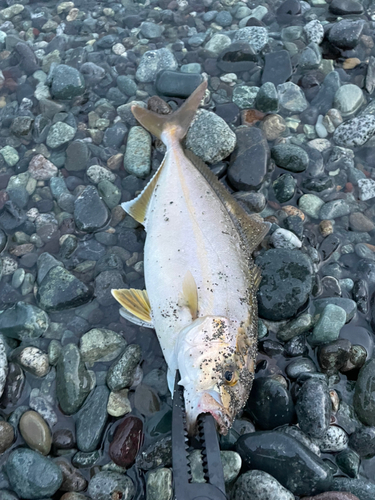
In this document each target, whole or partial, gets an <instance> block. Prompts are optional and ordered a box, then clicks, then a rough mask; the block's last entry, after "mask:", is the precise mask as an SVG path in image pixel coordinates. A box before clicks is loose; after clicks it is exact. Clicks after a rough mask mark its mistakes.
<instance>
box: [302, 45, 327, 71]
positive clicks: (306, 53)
mask: <svg viewBox="0 0 375 500" xmlns="http://www.w3.org/2000/svg"><path fill="white" fill-rule="evenodd" d="M321 62H322V55H321V53H320V50H319V46H318V45H317V44H316V43H314V42H310V43H309V45H308V46H307V47H305V48H304V49H303V51H302V54H301V55H300V58H299V66H300V67H301V69H303V70H309V69H317V68H318V67H319V65H320V63H321Z"/></svg>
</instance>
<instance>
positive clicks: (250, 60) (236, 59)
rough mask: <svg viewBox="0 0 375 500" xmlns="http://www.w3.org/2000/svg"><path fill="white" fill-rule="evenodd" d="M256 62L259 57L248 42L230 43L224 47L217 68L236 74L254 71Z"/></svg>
mask: <svg viewBox="0 0 375 500" xmlns="http://www.w3.org/2000/svg"><path fill="white" fill-rule="evenodd" d="M215 36H225V35H215ZM229 42H230V39H229ZM239 54H240V55H239ZM256 60H257V55H256V53H255V51H254V49H253V48H252V47H251V45H250V44H248V43H246V42H236V43H229V45H227V46H225V47H223V50H222V52H220V53H219V57H218V61H217V66H218V67H219V68H220V69H221V70H222V71H224V72H228V73H231V72H234V73H236V72H238V71H247V70H250V69H253V68H254V67H255V62H254V61H256Z"/></svg>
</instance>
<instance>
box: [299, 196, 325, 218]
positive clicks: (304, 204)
mask: <svg viewBox="0 0 375 500" xmlns="http://www.w3.org/2000/svg"><path fill="white" fill-rule="evenodd" d="M323 205H324V201H323V200H322V199H321V198H319V197H318V196H316V195H315V194H304V195H302V196H301V198H300V199H299V200H298V206H299V208H300V209H301V210H302V212H304V213H305V214H307V215H308V216H309V217H312V218H313V219H319V213H320V209H321V208H322V206H323Z"/></svg>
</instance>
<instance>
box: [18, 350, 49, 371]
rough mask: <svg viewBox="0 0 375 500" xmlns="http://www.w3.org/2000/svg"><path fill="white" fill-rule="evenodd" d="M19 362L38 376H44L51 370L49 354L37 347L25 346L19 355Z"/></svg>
mask: <svg viewBox="0 0 375 500" xmlns="http://www.w3.org/2000/svg"><path fill="white" fill-rule="evenodd" d="M19 362H20V364H21V365H22V366H23V367H24V368H25V370H27V371H29V372H31V373H32V374H33V375H35V376H36V377H44V376H45V375H47V373H48V370H49V362H48V356H47V354H46V353H45V352H43V351H41V350H40V349H38V348H37V347H25V349H23V350H22V352H21V353H20V355H19Z"/></svg>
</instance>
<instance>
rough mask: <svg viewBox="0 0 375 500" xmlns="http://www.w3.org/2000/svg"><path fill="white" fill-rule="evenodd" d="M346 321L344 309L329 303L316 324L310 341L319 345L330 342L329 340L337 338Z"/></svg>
mask: <svg viewBox="0 0 375 500" xmlns="http://www.w3.org/2000/svg"><path fill="white" fill-rule="evenodd" d="M345 323H346V313H345V311H344V309H342V308H341V307H339V306H336V305H335V304H328V305H327V306H326V307H325V308H324V310H323V312H322V314H321V316H320V318H319V321H318V322H317V324H316V325H315V327H314V330H313V332H312V334H311V335H310V337H309V342H310V343H311V344H312V345H319V344H328V342H333V341H334V340H337V339H338V337H339V335H340V330H341V328H342V327H343V326H344V325H345Z"/></svg>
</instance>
